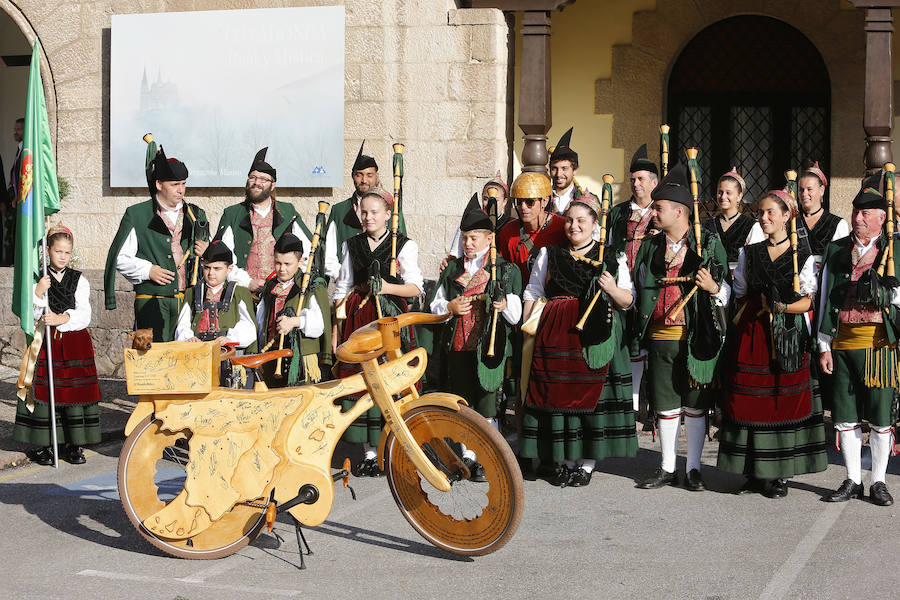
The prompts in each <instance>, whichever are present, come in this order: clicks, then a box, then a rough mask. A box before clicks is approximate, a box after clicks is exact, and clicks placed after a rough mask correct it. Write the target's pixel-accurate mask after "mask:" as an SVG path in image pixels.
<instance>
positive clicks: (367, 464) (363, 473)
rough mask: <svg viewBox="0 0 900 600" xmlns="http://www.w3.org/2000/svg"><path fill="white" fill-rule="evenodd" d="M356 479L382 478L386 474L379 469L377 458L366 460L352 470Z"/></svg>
mask: <svg viewBox="0 0 900 600" xmlns="http://www.w3.org/2000/svg"><path fill="white" fill-rule="evenodd" d="M350 472H351V473H353V475H354V476H355V477H381V476H382V475H384V473H383V472H382V471H381V469H379V468H378V459H377V458H366V459H364V460H362V461H360V462H358V463H356V465H354V467H353V468H352V469H351V470H350Z"/></svg>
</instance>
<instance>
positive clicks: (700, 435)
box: [684, 408, 706, 473]
mask: <svg viewBox="0 0 900 600" xmlns="http://www.w3.org/2000/svg"><path fill="white" fill-rule="evenodd" d="M684 433H685V437H686V438H687V464H686V465H685V472H686V473H690V472H691V471H693V470H694V469H696V470H698V471H699V470H700V455H701V454H702V453H703V443H704V442H705V441H706V411H705V410H699V409H696V408H686V409H684Z"/></svg>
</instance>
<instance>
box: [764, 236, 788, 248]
mask: <svg viewBox="0 0 900 600" xmlns="http://www.w3.org/2000/svg"><path fill="white" fill-rule="evenodd" d="M767 241H768V244H769V246H771V247H772V248H774V247H775V246H780V245H782V244H783V243H785V242H786V241H788V238H787V236H785V238H784V239H783V240H781V241H780V242H775V243H774V244H773V243H772V240H767Z"/></svg>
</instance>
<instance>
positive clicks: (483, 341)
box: [474, 187, 510, 392]
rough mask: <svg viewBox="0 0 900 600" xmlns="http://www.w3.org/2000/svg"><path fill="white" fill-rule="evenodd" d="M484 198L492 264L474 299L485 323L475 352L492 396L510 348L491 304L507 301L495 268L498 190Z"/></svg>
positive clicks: (484, 384) (505, 327)
mask: <svg viewBox="0 0 900 600" xmlns="http://www.w3.org/2000/svg"><path fill="white" fill-rule="evenodd" d="M485 194H486V195H487V197H488V206H487V210H488V216H489V217H490V220H491V230H492V233H493V235H492V236H491V249H490V251H489V257H490V261H491V266H490V270H489V271H488V273H489V274H490V279H489V280H488V282H487V284H486V285H485V288H484V294H479V295H478V296H476V297H475V298H474V299H483V300H484V302H485V314H486V316H487V319H488V320H487V322H486V323H485V327H484V329H483V330H482V334H481V337H480V338H479V340H478V347H477V349H476V352H477V355H478V358H479V360H478V368H477V371H478V381H479V383H480V384H481V387H482V389H484V390H485V391H487V392H494V391H497V390H498V389H500V386H501V385H502V384H503V378H504V375H505V365H506V363H505V360H506V357H507V354H508V352H507V350H508V347H509V341H508V340H509V336H510V331H509V326H508V325H507V323H506V321H505V319H504V318H503V314H502V313H501V312H500V311H499V310H498V309H496V308H494V307H493V306H492V304H493V303H494V302H501V301H502V300H503V299H504V298H506V291H507V290H506V285H505V283H504V281H503V274H502V273H501V272H500V270H499V269H498V268H497V233H498V231H497V221H498V215H497V190H496V188H493V187H490V188H488V189H487V192H485Z"/></svg>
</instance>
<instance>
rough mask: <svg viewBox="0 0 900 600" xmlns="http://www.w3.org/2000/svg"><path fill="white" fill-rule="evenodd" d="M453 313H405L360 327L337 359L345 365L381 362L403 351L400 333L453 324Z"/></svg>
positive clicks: (341, 347)
mask: <svg viewBox="0 0 900 600" xmlns="http://www.w3.org/2000/svg"><path fill="white" fill-rule="evenodd" d="M450 316H451V315H450V313H447V314H443V315H432V314H429V313H404V314H402V315H397V316H396V317H382V318H381V319H378V320H377V321H372V322H371V323H369V324H368V325H364V326H363V327H360V328H359V329H357V330H356V331H354V332H353V333H351V334H350V337H349V338H347V341H346V342H344V343H343V344H341V345H340V346H338V348H337V352H336V355H337V357H338V360H340V361H341V362H344V363H349V364H356V363H361V362H365V361H367V360H372V359H374V358H378V357H379V356H381V354H382V353H384V352H386V351H388V350H399V349H400V330H401V329H402V328H403V327H407V326H409V325H420V324H436V323H444V322H446V321H449V320H450Z"/></svg>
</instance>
